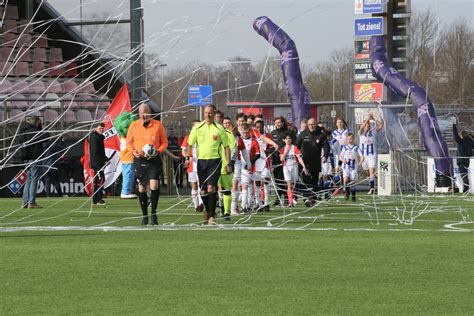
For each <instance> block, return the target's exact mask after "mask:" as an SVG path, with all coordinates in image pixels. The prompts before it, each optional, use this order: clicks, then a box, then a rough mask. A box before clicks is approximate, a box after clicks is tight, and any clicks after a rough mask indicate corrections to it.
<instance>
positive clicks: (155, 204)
mask: <svg viewBox="0 0 474 316" xmlns="http://www.w3.org/2000/svg"><path fill="white" fill-rule="evenodd" d="M159 197H160V189H158V190H151V194H150V200H151V214H156V208H157V207H158V199H159Z"/></svg>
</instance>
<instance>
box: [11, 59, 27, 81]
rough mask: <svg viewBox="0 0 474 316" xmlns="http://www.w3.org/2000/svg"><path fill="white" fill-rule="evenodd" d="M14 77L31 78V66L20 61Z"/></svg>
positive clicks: (16, 66)
mask: <svg viewBox="0 0 474 316" xmlns="http://www.w3.org/2000/svg"><path fill="white" fill-rule="evenodd" d="M13 75H14V76H18V77H23V76H26V77H28V76H30V66H29V64H28V63H27V62H24V61H19V62H17V63H16V65H15V68H14V69H13Z"/></svg>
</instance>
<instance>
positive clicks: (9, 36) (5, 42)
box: [0, 33, 16, 47]
mask: <svg viewBox="0 0 474 316" xmlns="http://www.w3.org/2000/svg"><path fill="white" fill-rule="evenodd" d="M0 39H1V42H2V46H7V47H14V46H15V44H16V35H15V34H13V33H3V34H0Z"/></svg>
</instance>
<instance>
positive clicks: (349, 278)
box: [0, 195, 474, 315]
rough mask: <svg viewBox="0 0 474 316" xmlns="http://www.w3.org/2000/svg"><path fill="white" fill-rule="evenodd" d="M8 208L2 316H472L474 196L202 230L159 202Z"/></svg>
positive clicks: (2, 215) (175, 206) (351, 205)
mask: <svg viewBox="0 0 474 316" xmlns="http://www.w3.org/2000/svg"><path fill="white" fill-rule="evenodd" d="M37 202H38V203H39V204H41V205H42V206H43V207H44V208H42V209H21V208H20V204H21V202H20V200H19V199H0V258H1V259H0V263H1V269H0V271H1V272H0V282H1V284H2V286H1V290H0V291H1V304H0V314H1V315H10V314H86V313H87V314H224V315H225V314H252V315H255V314H257V315H259V314H282V315H283V314H466V315H467V314H470V315H472V314H473V313H474V303H473V302H472V293H473V290H474V287H473V284H474V273H473V263H474V260H473V259H474V254H473V253H474V249H473V245H474V242H473V229H474V223H472V221H471V218H473V216H474V199H473V198H472V196H463V195H451V196H429V195H427V196H420V195H418V196H410V195H404V196H392V197H372V196H366V195H360V196H359V197H358V201H357V202H351V201H345V200H344V199H343V198H342V197H341V196H338V197H336V198H334V199H332V200H330V201H328V202H320V203H319V204H318V205H317V206H315V207H313V208H310V209H308V208H305V207H303V206H299V205H298V207H296V208H294V209H292V210H289V209H283V208H274V209H272V210H271V211H270V212H265V213H258V214H251V215H240V216H237V217H234V218H232V220H231V221H229V222H224V221H223V220H222V218H218V225H216V226H213V227H208V226H203V225H202V223H201V222H202V215H201V214H196V213H195V212H194V210H193V209H192V208H191V207H190V206H189V203H190V200H189V197H187V196H184V197H162V198H161V199H160V204H159V221H160V225H159V226H157V227H140V226H139V225H138V223H139V222H140V211H139V207H138V202H137V201H136V200H131V201H130V200H129V201H124V200H120V199H116V198H108V199H107V207H99V206H94V207H92V206H91V205H90V201H88V200H87V199H86V198H65V199H42V198H39V199H38V201H37Z"/></svg>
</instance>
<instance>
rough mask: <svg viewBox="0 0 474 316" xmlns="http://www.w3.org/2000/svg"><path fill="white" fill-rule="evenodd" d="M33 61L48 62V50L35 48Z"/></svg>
mask: <svg viewBox="0 0 474 316" xmlns="http://www.w3.org/2000/svg"><path fill="white" fill-rule="evenodd" d="M33 61H42V62H46V61H48V58H47V57H46V48H43V47H35V48H34V49H33Z"/></svg>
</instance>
